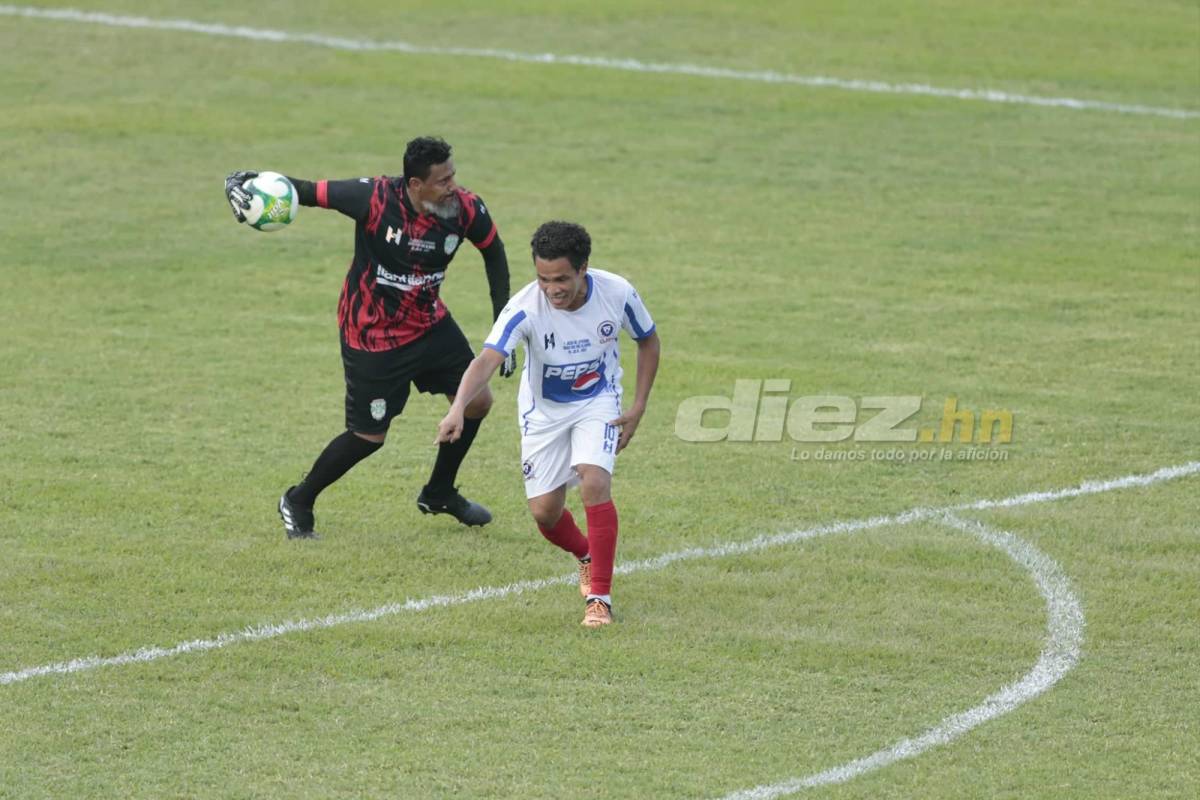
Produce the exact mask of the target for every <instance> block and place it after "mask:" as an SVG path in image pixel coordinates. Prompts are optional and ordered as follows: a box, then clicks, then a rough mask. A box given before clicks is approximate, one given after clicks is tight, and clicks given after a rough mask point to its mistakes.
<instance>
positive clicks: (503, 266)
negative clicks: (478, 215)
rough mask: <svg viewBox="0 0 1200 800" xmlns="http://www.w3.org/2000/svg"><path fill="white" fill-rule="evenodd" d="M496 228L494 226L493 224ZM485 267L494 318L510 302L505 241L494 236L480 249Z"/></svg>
mask: <svg viewBox="0 0 1200 800" xmlns="http://www.w3.org/2000/svg"><path fill="white" fill-rule="evenodd" d="M493 229H494V226H493ZM480 252H481V253H482V254H483V268H484V271H485V272H487V280H488V294H489V295H490V296H491V298H492V319H493V320H494V319H496V318H498V317H499V316H500V312H501V311H503V310H504V306H505V305H506V304H507V303H508V291H509V289H508V256H506V255H505V254H504V242H502V241H500V237H499V236H493V237H492V241H491V244H489V245H488V246H487V247H484V248H482V249H481V250H480Z"/></svg>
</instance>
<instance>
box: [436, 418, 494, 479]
mask: <svg viewBox="0 0 1200 800" xmlns="http://www.w3.org/2000/svg"><path fill="white" fill-rule="evenodd" d="M482 422H483V420H482V419H471V418H470V417H465V418H463V430H462V436H460V437H458V441H457V442H451V443H450V444H440V445H438V454H437V461H435V462H434V463H433V472H432V473H431V474H430V475H429V483H428V484H426V486H425V491H426V492H427V493H428V494H432V495H434V496H437V495H446V494H449V493H450V492H452V491H454V479H455V478H457V477H458V468H459V466H460V465H461V464H462V462H463V459H464V458H466V456H467V451H468V450H470V449H471V442H473V441H475V434H477V433H479V425H480V423H482Z"/></svg>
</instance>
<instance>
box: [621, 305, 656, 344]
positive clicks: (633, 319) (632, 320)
mask: <svg viewBox="0 0 1200 800" xmlns="http://www.w3.org/2000/svg"><path fill="white" fill-rule="evenodd" d="M625 316H627V317H629V324H630V325H632V326H633V338H634V339H645V338H646V337H647V336H649V335H650V334H651V333H654V326H653V325H651V326H650V330H648V331H644V330H642V326H641V325H639V324H638V321H637V316H636V315H635V314H634V313H633V309H632V308H630V307H629V303H626V304H625Z"/></svg>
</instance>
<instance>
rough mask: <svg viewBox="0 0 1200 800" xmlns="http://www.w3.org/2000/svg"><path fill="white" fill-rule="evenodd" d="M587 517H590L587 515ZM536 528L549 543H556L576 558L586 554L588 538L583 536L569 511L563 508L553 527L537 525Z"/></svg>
mask: <svg viewBox="0 0 1200 800" xmlns="http://www.w3.org/2000/svg"><path fill="white" fill-rule="evenodd" d="M588 519H591V517H590V516H589V517H588ZM590 524H591V523H589V527H590ZM538 530H539V531H541V532H542V536H545V537H546V538H547V539H549V540H550V541H551V543H553V544H556V545H558V546H559V547H561V548H562V549H563V550H566V551H567V552H568V553H571V554H573V555H574V556H575V557H576V558H583V557H584V556H586V555H587V554H588V540H587V539H586V538H585V537H584V535H583V531H581V530H579V526H578V525H576V524H575V518H574V517H572V516H571V512H570V511H568V510H567V509H565V508H564V509H563V513H562V516H561V517H559V518H558V522H556V523H554V527H553V528H547V527H544V526H542V525H538Z"/></svg>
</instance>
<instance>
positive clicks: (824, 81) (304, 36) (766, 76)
mask: <svg viewBox="0 0 1200 800" xmlns="http://www.w3.org/2000/svg"><path fill="white" fill-rule="evenodd" d="M0 15H7V16H14V17H26V18H30V19H48V20H58V21H62V22H85V23H91V24H94V25H106V26H109V27H120V28H143V29H150V30H165V31H184V32H187V33H202V34H207V35H209V36H222V37H226V38H236V39H252V40H255V41H266V42H289V43H297V44H308V45H315V46H318V47H329V48H334V49H337V50H353V51H363V52H377V51H387V52H395V53H409V54H414V55H437V56H446V55H449V56H462V57H467V58H493V59H501V60H504V61H516V62H521V63H527V64H550V65H567V66H575V67H592V68H598V69H612V70H621V71H624V72H642V73H656V74H665V75H687V76H691V77H697V78H715V79H721V80H740V81H753V82H756V83H778V84H791V85H797V86H807V87H812V88H822V89H842V90H845V91H852V92H873V93H876V94H909V95H925V96H928V97H940V98H947V99H953V100H976V101H983V102H988V103H1012V104H1017V105H1027V106H1047V107H1051V108H1067V109H1075V110H1090V111H1111V112H1116V113H1120V114H1140V115H1146V116H1157V117H1171V118H1174V119H1196V118H1198V117H1200V111H1196V110H1192V109H1184V108H1163V107H1158V106H1145V105H1134V104H1128V103H1109V102H1104V101H1101V100H1079V99H1076V98H1073V97H1042V96H1038V95H1025V94H1012V93H1009V92H1001V91H996V90H993V89H948V88H945V87H938V86H929V85H926V84H921V83H888V82H886V81H876V80H850V79H845V78H831V77H828V76H825V75H792V74H789V73H785V72H774V71H772V70H739V69H727V68H725V67H710V66H703V65H699V64H668V63H660V62H654V61H640V60H638V59H634V58H610V57H606V56H581V55H569V54H557V53H523V52H519V51H516V50H497V49H491V48H475V47H429V46H425V45H416V44H411V43H409V42H403V41H377V40H372V39H350V38H346V37H340V36H325V35H323V34H318V33H293V32H289V31H277V30H270V29H265V28H249V27H244V26H232V25H222V24H220V23H210V22H197V21H195V20H187V19H154V18H151V17H130V16H123V15H118V14H107V13H104V12H100V11H81V10H78V9H73V8H40V7H37V6H12V5H0Z"/></svg>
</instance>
